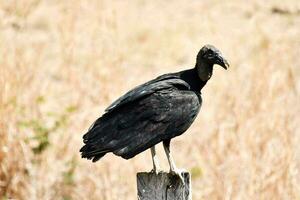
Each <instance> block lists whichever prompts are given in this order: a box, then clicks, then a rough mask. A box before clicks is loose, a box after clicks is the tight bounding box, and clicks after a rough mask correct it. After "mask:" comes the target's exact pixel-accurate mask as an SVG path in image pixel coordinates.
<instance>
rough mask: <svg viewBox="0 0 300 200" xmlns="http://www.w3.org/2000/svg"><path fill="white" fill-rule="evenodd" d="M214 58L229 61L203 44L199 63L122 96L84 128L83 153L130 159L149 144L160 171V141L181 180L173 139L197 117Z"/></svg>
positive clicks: (95, 158) (219, 62)
mask: <svg viewBox="0 0 300 200" xmlns="http://www.w3.org/2000/svg"><path fill="white" fill-rule="evenodd" d="M215 64H216V65H219V66H221V67H223V68H224V69H227V68H228V67H229V64H228V62H227V60H226V59H225V58H224V57H223V55H222V53H221V52H220V50H218V49H217V48H216V47H215V46H213V45H209V44H207V45H204V46H203V47H202V48H201V49H200V50H199V52H198V54H197V57H196V64H195V67H192V68H190V69H187V70H183V71H179V72H175V73H168V74H164V75H161V76H159V77H157V78H155V79H153V80H150V81H148V82H146V83H144V84H142V85H139V86H137V87H135V88H133V89H132V90H130V91H129V92H127V93H126V94H124V95H123V96H121V97H120V98H119V99H117V100H116V101H114V102H113V103H112V104H111V105H110V106H108V107H107V108H106V109H105V112H104V114H103V115H102V116H101V117H99V118H98V119H97V120H96V121H95V122H94V123H93V124H92V125H91V126H90V128H89V129H88V131H87V132H86V133H85V134H84V136H83V143H84V146H83V147H82V148H81V149H80V152H81V156H82V158H86V159H90V160H92V161H93V162H96V161H98V160H99V159H101V158H102V157H103V156H104V155H105V154H107V153H113V154H115V155H117V156H120V157H122V158H124V159H130V158H133V157H134V156H136V155H137V154H139V153H141V152H143V151H145V150H147V149H150V150H151V156H152V164H153V169H152V171H153V172H155V173H159V171H160V167H159V161H158V158H157V154H156V149H155V145H157V144H158V143H160V142H162V143H163V147H164V150H165V153H166V157H167V159H168V163H169V166H170V173H172V174H175V175H178V176H179V177H180V178H181V179H182V180H183V177H182V175H181V170H179V169H178V168H177V167H176V165H175V162H174V160H173V157H172V155H171V151H170V142H171V139H173V138H174V137H177V136H179V135H181V134H183V133H184V132H185V131H186V130H187V129H188V128H189V127H190V126H191V124H192V123H193V122H194V120H195V118H196V116H197V115H198V113H199V110H200V108H201V105H202V98H201V89H202V88H203V87H204V86H205V85H206V83H207V81H208V80H209V79H210V78H211V76H212V74H213V66H214V65H215Z"/></svg>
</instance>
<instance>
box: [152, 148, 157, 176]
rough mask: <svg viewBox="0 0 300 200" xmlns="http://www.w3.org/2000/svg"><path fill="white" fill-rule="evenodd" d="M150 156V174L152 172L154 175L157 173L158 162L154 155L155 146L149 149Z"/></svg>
mask: <svg viewBox="0 0 300 200" xmlns="http://www.w3.org/2000/svg"><path fill="white" fill-rule="evenodd" d="M151 156H152V162H153V169H152V170H151V171H152V172H154V173H155V174H158V173H159V161H158V158H157V155H156V151H155V145H154V146H153V147H151Z"/></svg>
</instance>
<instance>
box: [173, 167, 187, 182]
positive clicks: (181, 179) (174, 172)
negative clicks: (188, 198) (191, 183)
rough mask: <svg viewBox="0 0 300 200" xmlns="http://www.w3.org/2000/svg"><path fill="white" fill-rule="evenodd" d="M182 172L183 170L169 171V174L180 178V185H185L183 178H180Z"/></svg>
mask: <svg viewBox="0 0 300 200" xmlns="http://www.w3.org/2000/svg"><path fill="white" fill-rule="evenodd" d="M183 172H184V170H180V169H174V170H170V173H171V174H173V175H176V176H178V177H179V178H180V181H181V183H182V185H185V183H184V178H183V176H182V173H183Z"/></svg>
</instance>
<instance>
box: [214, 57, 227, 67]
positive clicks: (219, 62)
mask: <svg viewBox="0 0 300 200" xmlns="http://www.w3.org/2000/svg"><path fill="white" fill-rule="evenodd" d="M215 64H217V65H220V66H222V67H223V68H224V69H228V68H229V63H228V62H227V60H226V59H225V58H223V57H222V55H218V56H217V59H216V63H215Z"/></svg>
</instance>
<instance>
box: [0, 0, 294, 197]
mask: <svg viewBox="0 0 300 200" xmlns="http://www.w3.org/2000/svg"><path fill="white" fill-rule="evenodd" d="M0 19H1V20H0V55H1V56H0V199H1V200H2V199H3V200H4V199H31V200H39V199H63V200H72V199H95V200H96V199H101V200H119V199H136V173H137V172H139V171H150V170H151V168H152V162H151V157H150V152H149V151H145V152H144V153H142V154H140V155H138V156H136V157H134V158H133V159H131V160H129V161H126V160H123V159H121V158H119V157H115V156H113V155H106V156H105V157H104V158H103V159H102V160H100V161H99V162H97V163H94V164H93V163H92V162H90V161H87V160H83V159H81V158H80V154H79V149H80V147H81V146H82V144H83V143H82V135H83V134H84V133H85V132H86V130H87V129H88V127H89V126H90V125H91V124H92V122H93V121H94V120H95V119H96V118H97V117H99V116H100V115H102V114H103V112H104V109H105V108H106V107H107V106H108V105H109V104H110V103H111V102H112V101H113V100H115V99H116V98H117V97H119V96H120V95H122V94H124V93H125V92H126V91H128V90H129V89H131V88H132V87H134V86H136V85H139V84H141V83H143V82H146V81H148V80H150V79H152V78H155V77H157V76H158V75H161V74H163V73H168V72H176V71H179V70H183V69H188V68H191V67H194V64H195V58H196V55H197V53H198V51H199V49H200V48H201V47H202V46H203V45H205V44H207V43H209V44H213V45H215V46H216V47H217V48H219V49H220V50H221V51H222V52H223V54H224V56H225V57H226V58H227V60H228V61H229V62H230V64H231V68H230V69H229V70H228V71H224V70H223V69H222V68H220V67H215V70H214V75H213V77H212V79H211V80H210V81H209V82H208V84H207V85H206V86H205V87H204V88H203V90H202V97H203V105H202V109H201V111H200V113H199V116H198V118H197V119H196V121H195V123H194V124H193V125H192V127H191V128H190V129H189V130H188V131H187V132H186V133H185V134H184V135H182V136H181V137H178V138H176V139H174V140H172V144H171V148H172V151H173V154H174V157H175V161H176V163H177V165H178V167H180V168H185V169H187V170H189V171H190V172H191V173H192V178H193V180H192V182H193V199H196V200H200V199H300V171H299V170H300V145H299V143H300V128H299V126H300V117H299V113H300V98H299V92H300V79H299V78H300V59H299V56H300V1H299V0H287V1H282V0H273V1H272V0H269V1H259V0H253V1H248V2H247V3H246V2H245V1H238V0H228V1H221V0H203V1H196V0H184V1H158V0H154V1H146V0H135V1H130V3H128V2H127V1H121V0H113V1H108V0H90V1H84V0H78V1H71V0H53V1H50V0H26V1H16V0H12V1H6V0H1V1H0ZM159 157H160V158H161V162H162V166H163V169H165V170H168V165H167V162H166V159H165V156H164V153H163V150H162V147H161V145H159Z"/></svg>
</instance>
